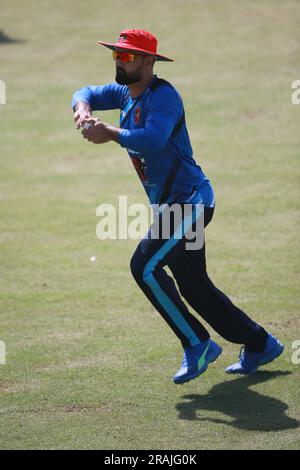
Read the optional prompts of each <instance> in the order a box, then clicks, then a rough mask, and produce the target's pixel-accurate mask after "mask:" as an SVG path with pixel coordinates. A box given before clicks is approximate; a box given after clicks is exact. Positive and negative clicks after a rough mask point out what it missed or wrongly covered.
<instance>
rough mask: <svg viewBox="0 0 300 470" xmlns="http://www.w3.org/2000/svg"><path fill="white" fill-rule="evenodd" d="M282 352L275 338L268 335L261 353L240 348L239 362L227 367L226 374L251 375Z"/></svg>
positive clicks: (282, 348) (282, 347) (280, 345)
mask: <svg viewBox="0 0 300 470" xmlns="http://www.w3.org/2000/svg"><path fill="white" fill-rule="evenodd" d="M283 350H284V346H283V345H282V344H281V343H280V341H278V339H277V338H275V337H274V336H272V335H271V333H269V335H268V341H267V346H266V348H265V350H264V351H263V352H261V353H254V352H250V351H248V350H247V348H246V347H242V349H241V352H240V356H239V359H240V360H239V362H237V363H236V364H232V365H231V366H229V367H227V369H225V370H226V372H227V373H228V374H253V373H254V372H256V371H257V369H258V368H259V367H260V366H262V365H264V364H268V363H269V362H272V361H274V359H276V357H278V356H280V354H282V352H283Z"/></svg>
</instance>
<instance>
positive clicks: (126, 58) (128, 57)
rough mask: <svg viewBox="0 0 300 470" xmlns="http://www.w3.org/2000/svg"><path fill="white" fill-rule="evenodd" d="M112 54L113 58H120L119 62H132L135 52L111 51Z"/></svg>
mask: <svg viewBox="0 0 300 470" xmlns="http://www.w3.org/2000/svg"><path fill="white" fill-rule="evenodd" d="M112 55H113V59H114V60H118V59H120V61H121V62H123V63H125V62H133V61H134V59H135V56H136V55H137V54H132V52H117V51H113V53H112Z"/></svg>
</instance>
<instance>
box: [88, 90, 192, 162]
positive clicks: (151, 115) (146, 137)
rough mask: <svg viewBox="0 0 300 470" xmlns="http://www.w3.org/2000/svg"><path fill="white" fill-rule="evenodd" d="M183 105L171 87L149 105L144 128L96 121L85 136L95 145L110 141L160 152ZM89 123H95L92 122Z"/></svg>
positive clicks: (159, 94)
mask: <svg viewBox="0 0 300 470" xmlns="http://www.w3.org/2000/svg"><path fill="white" fill-rule="evenodd" d="M182 110H183V107H182V102H181V99H180V98H179V96H178V95H177V94H176V93H175V91H174V90H173V89H171V88H166V87H164V88H161V89H159V90H157V92H156V94H155V96H154V97H153V99H152V103H151V105H150V108H149V111H148V115H147V119H146V122H145V126H144V128H142V129H133V130H128V129H120V128H117V127H113V126H111V125H109V124H107V123H105V122H101V121H99V122H97V125H96V126H95V127H94V129H93V128H90V129H88V130H87V131H84V132H83V134H84V137H85V138H87V139H88V140H89V141H91V142H94V143H105V142H109V141H110V140H112V141H114V142H117V143H118V144H120V145H121V147H127V148H130V149H132V150H135V151H137V152H142V153H144V152H145V153H147V152H148V153H149V152H159V151H160V150H162V149H163V148H164V147H165V146H166V144H167V142H168V140H169V138H170V136H171V134H172V131H173V129H174V127H175V126H176V124H177V122H178V120H179V118H180V116H181V114H182ZM92 121H94V120H93V119H92Z"/></svg>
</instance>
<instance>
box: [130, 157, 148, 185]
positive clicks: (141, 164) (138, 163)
mask: <svg viewBox="0 0 300 470" xmlns="http://www.w3.org/2000/svg"><path fill="white" fill-rule="evenodd" d="M131 161H132V163H133V165H134V168H135V169H136V171H137V174H138V175H139V177H140V178H141V180H142V182H143V183H145V184H147V183H149V180H148V176H147V175H146V164H145V159H144V158H142V157H131Z"/></svg>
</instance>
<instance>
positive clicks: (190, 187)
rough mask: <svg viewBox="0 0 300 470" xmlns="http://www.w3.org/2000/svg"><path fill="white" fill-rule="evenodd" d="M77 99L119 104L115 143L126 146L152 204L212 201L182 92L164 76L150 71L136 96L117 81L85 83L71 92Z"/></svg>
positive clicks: (96, 106)
mask: <svg viewBox="0 0 300 470" xmlns="http://www.w3.org/2000/svg"><path fill="white" fill-rule="evenodd" d="M79 101H85V102H87V103H88V104H89V105H90V107H91V109H92V110H93V111H95V110H108V109H120V110H121V113H120V127H121V128H122V131H121V134H120V139H119V143H120V145H121V147H125V148H126V149H127V152H128V154H129V156H130V158H131V160H132V162H133V165H134V167H135V169H136V171H137V173H138V175H139V177H140V180H141V182H142V184H143V186H144V189H145V191H146V193H147V195H148V198H149V200H150V203H151V204H161V203H163V202H167V203H173V202H178V203H184V202H189V203H203V204H204V206H208V207H213V206H214V203H215V200H214V192H213V189H212V186H211V184H210V181H209V179H208V178H207V177H206V176H205V174H204V173H203V171H202V169H201V168H200V166H199V165H197V164H196V162H195V160H194V158H193V150H192V147H191V143H190V139H189V135H188V131H187V128H186V124H185V119H184V107H183V103H182V99H181V96H180V94H179V93H178V91H177V90H176V89H175V88H174V87H173V86H172V85H171V84H170V83H169V82H166V81H165V80H162V79H159V78H158V77H157V76H156V75H154V76H153V78H152V80H151V82H150V84H149V86H148V87H147V88H146V89H145V90H144V91H143V93H141V94H140V95H138V96H137V97H135V98H132V97H131V95H130V92H129V89H128V87H127V85H119V84H117V83H116V82H113V83H109V84H107V85H100V86H88V87H84V88H81V89H80V90H78V91H76V92H75V93H74V95H73V100H72V106H73V109H74V108H75V106H76V104H77V103H78V102H79Z"/></svg>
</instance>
